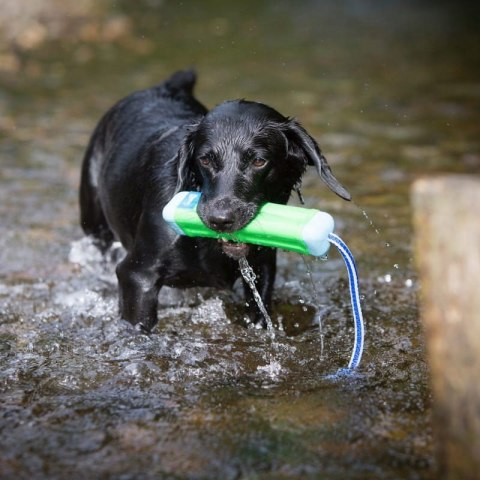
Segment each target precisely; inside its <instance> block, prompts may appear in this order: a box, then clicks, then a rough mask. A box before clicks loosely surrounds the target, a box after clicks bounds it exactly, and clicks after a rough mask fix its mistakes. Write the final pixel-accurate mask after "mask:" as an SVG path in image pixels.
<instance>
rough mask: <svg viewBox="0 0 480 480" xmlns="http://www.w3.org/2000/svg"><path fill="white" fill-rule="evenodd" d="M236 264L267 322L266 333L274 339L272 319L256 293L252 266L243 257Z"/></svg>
mask: <svg viewBox="0 0 480 480" xmlns="http://www.w3.org/2000/svg"><path fill="white" fill-rule="evenodd" d="M238 264H239V266H240V273H241V274H242V277H243V278H244V280H245V281H246V282H247V284H248V286H249V287H250V289H251V290H252V293H253V298H254V299H255V302H256V304H257V306H258V308H259V309H260V312H262V315H263V318H265V322H266V323H267V332H268V335H269V337H270V338H271V339H272V340H274V339H275V329H274V328H273V322H272V319H271V318H270V315H269V314H268V312H267V309H266V308H265V305H264V304H263V301H262V297H261V296H260V294H259V293H258V290H257V287H256V285H255V279H256V278H257V276H256V275H255V272H254V271H253V268H252V267H251V266H250V265H249V263H248V261H247V259H246V258H245V257H240V259H239V260H238Z"/></svg>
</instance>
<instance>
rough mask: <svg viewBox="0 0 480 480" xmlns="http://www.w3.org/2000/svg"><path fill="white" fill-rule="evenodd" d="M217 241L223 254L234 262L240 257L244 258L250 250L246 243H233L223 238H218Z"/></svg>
mask: <svg viewBox="0 0 480 480" xmlns="http://www.w3.org/2000/svg"><path fill="white" fill-rule="evenodd" d="M218 241H219V242H220V245H221V246H222V250H223V253H225V255H228V256H229V257H230V258H233V259H234V260H239V259H240V258H242V257H246V256H247V255H248V252H249V250H250V246H249V245H247V244H246V243H240V242H234V241H232V240H227V239H225V238H220V239H219V240H218Z"/></svg>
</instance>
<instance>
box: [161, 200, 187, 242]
mask: <svg viewBox="0 0 480 480" xmlns="http://www.w3.org/2000/svg"><path fill="white" fill-rule="evenodd" d="M189 193H190V192H179V193H177V194H176V195H175V196H174V197H173V198H172V199H171V200H170V201H169V202H168V203H167V204H166V205H165V207H163V211H162V216H163V219H164V220H165V221H166V222H167V223H168V225H169V226H170V227H171V228H172V229H173V230H175V232H177V233H178V234H179V235H185V232H184V231H183V230H182V229H181V228H180V227H179V226H178V224H177V222H176V221H175V211H176V210H177V207H178V206H179V205H180V204H181V203H182V202H183V200H184V199H185V198H186V197H187V196H188V194H189Z"/></svg>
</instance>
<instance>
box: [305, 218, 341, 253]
mask: <svg viewBox="0 0 480 480" xmlns="http://www.w3.org/2000/svg"><path fill="white" fill-rule="evenodd" d="M334 227H335V222H334V221H333V217H332V216H331V215H330V214H328V213H326V212H318V213H316V214H315V216H314V217H313V218H312V219H311V220H310V221H309V222H308V223H307V224H306V225H305V226H304V227H303V230H302V238H303V241H304V242H305V245H306V247H307V249H308V251H309V253H310V254H311V255H314V256H315V257H321V256H323V255H325V254H326V253H327V252H328V249H329V247H330V242H329V241H328V235H329V234H330V233H332V232H333V229H334Z"/></svg>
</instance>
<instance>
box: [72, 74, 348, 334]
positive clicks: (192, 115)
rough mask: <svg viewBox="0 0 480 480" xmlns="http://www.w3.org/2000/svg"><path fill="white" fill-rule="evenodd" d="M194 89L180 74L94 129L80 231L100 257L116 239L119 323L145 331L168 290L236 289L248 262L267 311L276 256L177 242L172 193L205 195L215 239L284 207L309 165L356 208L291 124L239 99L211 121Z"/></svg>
mask: <svg viewBox="0 0 480 480" xmlns="http://www.w3.org/2000/svg"><path fill="white" fill-rule="evenodd" d="M194 84H195V75H194V74H193V73H192V72H188V71H187V72H177V73H175V74H174V75H173V76H172V77H171V78H170V79H168V80H167V81H166V82H165V83H163V84H161V85H159V86H156V87H153V88H151V89H148V90H143V91H140V92H136V93H133V94H132V95H130V96H128V97H126V98H125V99H123V100H122V101H120V102H119V103H117V104H116V105H115V106H114V107H113V108H112V109H111V110H109V111H108V112H107V113H106V115H105V116H104V117H103V118H102V120H101V121H100V123H99V124H98V126H97V128H96V129H95V131H94V133H93V135H92V138H91V140H90V144H89V146H88V149H87V152H86V154H85V159H84V162H83V169H82V180H81V187H80V206H81V225H82V228H83V230H84V231H85V233H86V234H88V235H93V236H94V237H95V239H96V241H97V244H98V245H99V247H100V248H102V249H104V250H106V249H107V248H108V247H109V246H110V245H111V243H112V241H113V240H114V239H118V240H120V241H121V242H122V244H123V246H124V247H125V249H126V250H127V256H126V257H125V259H124V260H123V261H122V262H121V263H120V264H119V265H118V267H117V276H118V282H119V296H120V314H121V316H122V317H123V318H124V319H126V320H128V321H130V322H131V323H132V324H135V325H138V326H139V327H140V328H141V329H142V330H144V331H147V332H148V331H150V329H151V328H152V327H153V326H154V325H155V323H156V322H157V297H158V293H159V290H160V288H161V287H162V285H169V286H172V287H179V288H186V287H193V286H212V287H218V288H232V287H233V284H234V282H235V281H236V279H237V278H238V277H239V276H240V272H239V267H238V262H237V261H236V260H235V259H236V258H238V257H240V256H242V255H246V256H247V259H248V262H249V263H250V265H251V266H252V267H253V269H254V271H255V272H256V275H257V281H258V290H259V292H260V294H261V296H262V299H263V302H264V304H265V305H266V307H267V309H269V310H270V308H271V303H272V290H273V283H274V279H275V271H276V250H275V249H271V248H262V247H253V246H247V245H244V244H234V243H220V242H218V241H217V240H212V239H200V238H187V237H179V236H178V235H176V234H175V233H174V232H173V231H172V230H171V229H170V228H169V227H168V226H167V225H166V223H165V222H164V221H163V219H162V209H163V207H164V206H165V204H166V203H167V202H168V201H169V200H170V199H171V198H172V196H173V195H174V194H175V192H177V191H181V190H199V191H201V192H202V197H201V201H200V204H199V207H198V212H199V215H200V217H201V218H202V220H203V221H204V222H205V224H206V225H208V226H209V227H210V228H212V229H214V230H216V231H218V232H234V231H236V230H238V229H240V228H242V227H243V226H245V225H246V224H247V223H248V222H249V221H250V220H251V219H252V218H253V217H254V216H255V214H256V212H257V211H258V209H259V207H260V206H261V205H262V204H263V203H265V202H275V203H282V204H285V203H286V202H287V201H288V199H289V197H290V194H291V192H292V190H293V189H294V188H295V185H297V184H298V182H299V181H300V178H301V176H302V174H303V173H304V171H305V169H306V166H307V165H314V166H315V167H316V169H317V171H318V173H319V174H320V177H321V178H322V179H323V180H324V182H325V183H326V184H327V185H328V186H329V187H330V189H331V190H333V191H334V192H335V193H336V194H338V195H339V196H341V197H343V198H345V199H347V200H349V199H350V195H349V193H348V192H347V191H346V190H345V189H344V188H343V187H342V186H341V185H340V184H339V182H338V181H337V180H336V179H335V177H334V176H333V175H332V173H331V171H330V167H329V166H328V164H327V162H326V160H325V158H324V157H323V155H322V154H321V152H320V150H319V148H318V145H317V143H316V142H315V140H314V139H313V138H312V137H311V136H310V135H308V133H307V132H306V131H305V130H304V129H303V128H302V127H301V126H300V125H299V124H298V123H297V122H296V121H295V120H291V119H288V118H286V117H284V116H282V115H280V114H279V113H278V112H277V111H275V110H274V109H272V108H270V107H268V106H266V105H263V104H261V103H255V102H247V101H243V100H235V101H229V102H225V103H222V104H221V105H219V106H217V107H215V108H214V109H212V110H210V111H207V109H206V108H205V107H204V106H203V105H201V104H200V103H199V102H198V101H197V100H196V99H195V98H194V97H193V94H192V90H193V86H194ZM245 294H246V297H247V303H248V305H249V307H248V308H249V315H250V317H251V318H252V320H253V321H255V322H259V321H262V318H261V315H260V312H259V311H258V310H257V308H256V305H255V302H254V301H253V299H252V297H251V292H250V289H248V288H245Z"/></svg>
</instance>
